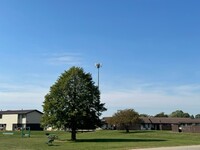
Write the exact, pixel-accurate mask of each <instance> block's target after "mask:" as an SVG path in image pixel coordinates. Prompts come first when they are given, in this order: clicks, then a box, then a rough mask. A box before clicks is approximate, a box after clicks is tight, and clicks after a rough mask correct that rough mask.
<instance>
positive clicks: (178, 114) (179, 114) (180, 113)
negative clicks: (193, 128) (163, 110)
mask: <svg viewBox="0 0 200 150" xmlns="http://www.w3.org/2000/svg"><path fill="white" fill-rule="evenodd" d="M170 117H180V118H190V114H189V113H185V112H183V111H182V110H176V111H174V112H172V113H171V114H170Z"/></svg>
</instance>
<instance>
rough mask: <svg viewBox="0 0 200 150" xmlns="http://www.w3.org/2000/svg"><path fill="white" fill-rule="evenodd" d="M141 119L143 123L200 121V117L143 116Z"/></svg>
mask: <svg viewBox="0 0 200 150" xmlns="http://www.w3.org/2000/svg"><path fill="white" fill-rule="evenodd" d="M141 120H142V122H143V123H153V124H181V123H200V119H192V118H171V117H167V118H165V117H141Z"/></svg>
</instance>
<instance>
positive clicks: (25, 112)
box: [0, 109, 42, 114]
mask: <svg viewBox="0 0 200 150" xmlns="http://www.w3.org/2000/svg"><path fill="white" fill-rule="evenodd" d="M33 111H36V112H38V113H41V114H42V112H40V111H38V110H36V109H31V110H23V109H22V110H6V111H0V114H28V113H31V112H33Z"/></svg>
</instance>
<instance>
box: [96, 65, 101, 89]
mask: <svg viewBox="0 0 200 150" xmlns="http://www.w3.org/2000/svg"><path fill="white" fill-rule="evenodd" d="M95 66H96V67H97V70H98V88H99V69H100V68H101V67H102V64H100V63H96V64H95Z"/></svg>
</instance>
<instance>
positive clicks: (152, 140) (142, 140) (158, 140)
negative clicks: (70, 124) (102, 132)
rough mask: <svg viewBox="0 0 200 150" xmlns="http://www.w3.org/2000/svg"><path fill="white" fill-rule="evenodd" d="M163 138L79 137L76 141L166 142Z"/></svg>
mask: <svg viewBox="0 0 200 150" xmlns="http://www.w3.org/2000/svg"><path fill="white" fill-rule="evenodd" d="M164 141H166V140H163V139H77V140H76V142H164Z"/></svg>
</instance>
